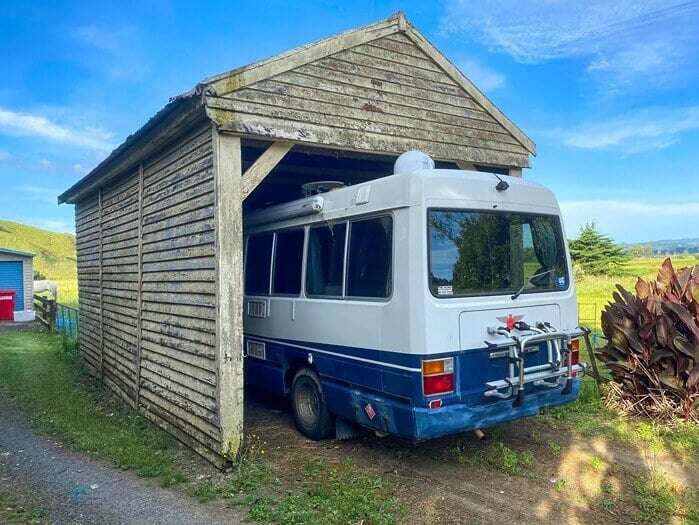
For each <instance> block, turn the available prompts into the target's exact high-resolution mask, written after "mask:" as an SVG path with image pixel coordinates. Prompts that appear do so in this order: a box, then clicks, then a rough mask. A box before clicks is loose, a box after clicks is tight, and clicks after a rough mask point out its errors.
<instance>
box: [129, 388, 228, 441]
mask: <svg viewBox="0 0 699 525" xmlns="http://www.w3.org/2000/svg"><path fill="white" fill-rule="evenodd" d="M141 399H142V401H143V402H149V403H151V404H152V405H156V406H157V407H159V408H160V409H161V410H162V411H163V412H165V413H166V414H167V415H169V416H170V420H171V421H172V418H176V420H178V421H179V423H180V424H179V425H178V426H179V427H180V428H182V429H183V430H185V431H186V432H187V433H188V434H190V435H192V436H193V437H195V438H196V439H197V440H198V441H200V442H202V443H203V444H206V445H207V446H213V447H216V446H218V443H219V441H218V440H219V439H220V431H219V429H218V426H217V425H214V424H212V423H210V422H209V421H205V420H203V419H202V418H200V417H199V416H196V415H194V414H192V413H190V412H188V411H187V410H184V409H183V408H182V407H180V406H178V405H175V404H174V403H172V402H171V401H169V400H168V399H165V398H164V397H162V396H161V395H160V394H158V393H157V392H153V391H151V390H150V389H148V388H147V387H146V385H141ZM151 408H152V406H151Z"/></svg>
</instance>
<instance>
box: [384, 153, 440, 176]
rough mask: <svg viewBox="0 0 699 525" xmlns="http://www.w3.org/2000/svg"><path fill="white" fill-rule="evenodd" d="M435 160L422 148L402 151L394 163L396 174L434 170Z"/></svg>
mask: <svg viewBox="0 0 699 525" xmlns="http://www.w3.org/2000/svg"><path fill="white" fill-rule="evenodd" d="M433 169H434V160H432V157H430V156H429V155H428V154H427V153H425V152H423V151H420V150H416V149H414V150H410V151H406V152H405V153H402V154H401V155H400V157H398V159H396V163H395V164H394V165H393V173H394V175H399V174H401V173H412V172H414V171H418V170H433Z"/></svg>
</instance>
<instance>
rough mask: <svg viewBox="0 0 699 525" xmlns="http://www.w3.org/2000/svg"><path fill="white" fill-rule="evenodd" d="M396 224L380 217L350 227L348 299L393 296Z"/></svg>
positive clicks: (387, 218)
mask: <svg viewBox="0 0 699 525" xmlns="http://www.w3.org/2000/svg"><path fill="white" fill-rule="evenodd" d="M392 246H393V220H392V219H391V217H378V218H376V219H367V220H362V221H355V222H353V223H352V225H351V227H350V240H349V256H348V259H347V295H348V296H354V297H388V296H389V295H390V294H391V259H392V255H393V250H392Z"/></svg>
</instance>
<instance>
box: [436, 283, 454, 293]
mask: <svg viewBox="0 0 699 525" xmlns="http://www.w3.org/2000/svg"><path fill="white" fill-rule="evenodd" d="M437 295H454V287H453V286H451V285H449V286H438V287H437Z"/></svg>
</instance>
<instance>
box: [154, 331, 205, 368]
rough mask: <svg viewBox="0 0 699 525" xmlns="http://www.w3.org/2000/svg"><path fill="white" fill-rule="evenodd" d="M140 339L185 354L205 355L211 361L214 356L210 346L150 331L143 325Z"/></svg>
mask: <svg viewBox="0 0 699 525" xmlns="http://www.w3.org/2000/svg"><path fill="white" fill-rule="evenodd" d="M141 340H142V341H150V342H151V343H156V344H158V345H160V346H164V347H167V348H170V349H171V350H177V351H180V352H183V353H186V354H190V355H194V356H199V357H205V358H206V359H211V360H212V361H213V360H214V359H215V358H216V353H215V351H214V349H213V348H212V347H210V346H206V345H203V344H198V343H195V342H193V341H185V340H181V339H177V338H175V337H170V336H167V335H163V334H160V333H157V332H151V331H150V330H147V329H146V328H145V327H144V328H143V334H142V336H141Z"/></svg>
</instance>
